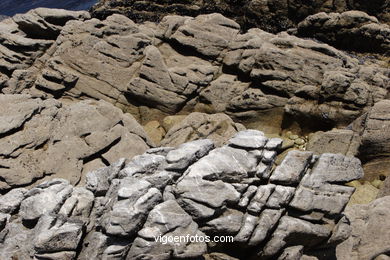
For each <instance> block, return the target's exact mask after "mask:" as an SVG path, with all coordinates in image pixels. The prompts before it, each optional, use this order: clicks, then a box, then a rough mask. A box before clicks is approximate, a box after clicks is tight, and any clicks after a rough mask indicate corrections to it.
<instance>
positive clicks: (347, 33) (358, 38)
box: [298, 11, 390, 55]
mask: <svg viewBox="0 0 390 260" xmlns="http://www.w3.org/2000/svg"><path fill="white" fill-rule="evenodd" d="M298 35H299V36H300V37H312V38H316V39H318V40H320V41H322V42H326V43H328V44H330V45H332V46H335V47H337V48H341V49H347V50H353V51H360V52H373V53H381V54H385V55H390V26H389V25H388V24H381V23H379V22H378V19H377V18H376V17H374V16H368V15H367V14H366V13H364V12H359V11H349V12H344V13H341V14H339V13H329V14H327V13H318V14H315V15H311V16H309V17H307V18H306V19H305V20H304V21H302V22H300V23H299V24H298Z"/></svg>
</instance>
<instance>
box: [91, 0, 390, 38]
mask: <svg viewBox="0 0 390 260" xmlns="http://www.w3.org/2000/svg"><path fill="white" fill-rule="evenodd" d="M389 8H390V4H389V1H388V0H378V1H374V2H372V1H371V2H367V1H363V0H353V1H346V0H340V1H323V0H316V1H311V2H307V1H302V0H294V1H287V0H268V1H257V0H237V1H217V0H205V1H197V0H188V1H173V0H165V1H157V0H147V1H138V0H131V1H113V0H100V2H99V3H98V4H96V5H95V6H94V7H93V8H92V14H93V16H95V17H99V18H105V17H107V16H109V15H111V14H113V13H121V14H124V15H127V16H128V17H130V18H131V19H133V20H134V21H137V22H142V21H145V20H147V21H158V20H160V19H161V18H162V17H164V16H166V15H170V14H177V15H188V16H197V15H199V14H205V13H212V12H218V13H222V14H223V15H225V16H227V17H229V18H232V19H234V20H235V21H237V22H238V23H239V24H240V25H241V26H242V27H243V28H244V29H249V28H252V27H259V28H261V29H265V30H268V31H273V32H275V31H281V30H285V29H287V28H289V27H291V26H293V25H294V24H296V23H297V22H299V21H301V20H302V19H303V18H305V17H307V16H308V15H311V14H315V13H319V12H344V11H348V10H361V11H365V12H368V13H369V14H370V15H375V16H378V17H380V18H381V19H382V20H383V21H386V22H390V15H389Z"/></svg>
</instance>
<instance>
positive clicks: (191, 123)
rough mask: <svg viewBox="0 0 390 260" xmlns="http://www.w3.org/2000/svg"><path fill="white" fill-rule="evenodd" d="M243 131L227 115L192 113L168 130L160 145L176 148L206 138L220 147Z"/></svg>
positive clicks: (242, 128)
mask: <svg viewBox="0 0 390 260" xmlns="http://www.w3.org/2000/svg"><path fill="white" fill-rule="evenodd" d="M244 129H245V127H244V126H243V125H241V124H239V123H235V122H234V121H233V120H232V119H231V118H229V117H228V116H227V115H224V114H221V113H218V114H210V115H209V114H205V113H198V112H194V113H191V114H189V115H188V116H187V117H185V118H184V119H183V120H182V121H181V122H179V123H177V124H175V125H174V126H173V127H172V128H170V129H169V131H168V132H167V134H166V135H165V137H164V139H163V140H162V141H161V145H164V146H178V145H180V144H182V143H185V142H189V141H193V140H197V139H202V138H208V139H211V140H213V141H214V142H215V144H216V145H217V146H221V145H223V144H224V143H226V141H227V140H229V139H230V138H231V137H233V136H234V135H235V134H236V133H237V132H238V131H241V130H244Z"/></svg>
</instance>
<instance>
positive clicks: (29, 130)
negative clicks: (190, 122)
mask: <svg viewBox="0 0 390 260" xmlns="http://www.w3.org/2000/svg"><path fill="white" fill-rule="evenodd" d="M0 104H1V107H0V147H1V149H0V191H1V192H4V191H6V190H9V189H11V188H16V187H22V186H26V185H29V184H32V183H34V182H36V181H38V180H40V179H42V178H44V177H45V176H50V178H56V177H57V178H59V177H61V178H65V179H67V180H68V181H70V183H71V184H73V185H75V184H77V183H79V182H80V180H82V177H83V176H85V174H86V172H88V171H90V170H92V169H96V168H99V167H102V166H105V165H109V164H112V163H114V162H115V161H117V160H118V159H119V158H122V157H127V158H132V157H133V156H135V155H138V154H142V153H144V152H145V150H147V149H149V148H150V147H151V146H153V143H152V142H151V141H150V140H149V137H147V136H146V134H145V132H144V130H143V129H142V127H141V126H140V125H139V124H138V123H137V121H136V120H135V119H134V117H132V116H131V115H130V114H124V113H123V112H122V111H121V110H120V109H119V108H116V107H114V106H113V105H111V104H109V103H107V102H104V101H93V100H85V101H79V102H71V103H67V102H64V101H63V102H60V101H58V100H55V99H45V100H42V99H40V98H32V97H31V96H28V95H0Z"/></svg>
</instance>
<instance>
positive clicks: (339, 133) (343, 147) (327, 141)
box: [306, 129, 360, 156]
mask: <svg viewBox="0 0 390 260" xmlns="http://www.w3.org/2000/svg"><path fill="white" fill-rule="evenodd" d="M359 146H360V136H359V133H356V132H354V131H353V130H350V129H334V130H331V131H327V132H323V131H319V132H315V133H314V134H312V135H310V136H309V142H308V144H307V146H306V149H307V150H309V151H313V152H315V153H317V154H321V153H341V154H344V155H347V156H356V155H357V154H358V149H359Z"/></svg>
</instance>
